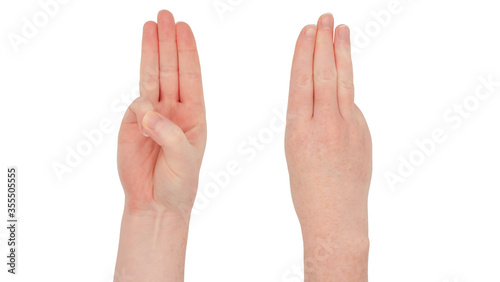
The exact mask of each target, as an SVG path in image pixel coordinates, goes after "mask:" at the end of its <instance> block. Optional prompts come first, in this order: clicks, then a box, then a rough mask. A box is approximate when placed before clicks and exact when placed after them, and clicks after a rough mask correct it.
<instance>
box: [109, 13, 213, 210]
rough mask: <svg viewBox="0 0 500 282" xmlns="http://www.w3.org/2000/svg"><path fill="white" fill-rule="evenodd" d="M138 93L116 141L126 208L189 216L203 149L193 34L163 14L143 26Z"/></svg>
mask: <svg viewBox="0 0 500 282" xmlns="http://www.w3.org/2000/svg"><path fill="white" fill-rule="evenodd" d="M140 92H141V94H140V97H139V98H137V99H136V100H135V101H134V102H133V103H132V104H131V105H130V107H129V109H128V110H127V112H126V113H125V116H124V118H123V121H122V125H121V128H120V133H119V138H118V171H119V174H120V180H121V182H122V185H123V188H124V191H125V198H126V204H127V205H128V207H130V208H132V209H137V210H145V211H169V212H170V211H171V212H175V213H181V214H189V211H190V209H191V207H192V205H193V202H194V198H195V196H196V189H197V185H198V174H199V169H200V165H201V160H202V157H203V153H204V150H205V143H206V121H205V106H204V101H203V90H202V83H201V70H200V65H199V59H198V53H197V49H196V43H195V40H194V36H193V34H192V32H191V29H190V28H189V26H188V25H187V24H185V23H177V24H175V22H174V19H173V16H172V14H171V13H170V12H168V11H161V12H160V13H159V14H158V24H156V23H155V22H147V23H146V24H145V25H144V33H143V43H142V58H141V82H140ZM145 135H147V136H149V137H147V136H145Z"/></svg>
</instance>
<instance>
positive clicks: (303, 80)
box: [295, 73, 312, 86]
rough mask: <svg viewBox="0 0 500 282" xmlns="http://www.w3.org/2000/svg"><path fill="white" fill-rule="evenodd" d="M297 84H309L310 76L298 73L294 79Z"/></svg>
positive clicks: (310, 81) (310, 82)
mask: <svg viewBox="0 0 500 282" xmlns="http://www.w3.org/2000/svg"><path fill="white" fill-rule="evenodd" d="M295 81H296V83H297V85H299V86H309V85H311V84H312V77H311V75H309V74H306V73H300V74H298V75H297V77H296V79H295Z"/></svg>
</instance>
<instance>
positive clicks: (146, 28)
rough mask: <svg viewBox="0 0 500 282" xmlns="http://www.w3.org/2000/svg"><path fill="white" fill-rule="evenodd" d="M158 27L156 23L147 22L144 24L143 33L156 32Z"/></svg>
mask: <svg viewBox="0 0 500 282" xmlns="http://www.w3.org/2000/svg"><path fill="white" fill-rule="evenodd" d="M156 26H157V25H156V22H155V21H147V22H145V23H144V26H143V31H144V33H148V32H151V31H154V30H155V29H156Z"/></svg>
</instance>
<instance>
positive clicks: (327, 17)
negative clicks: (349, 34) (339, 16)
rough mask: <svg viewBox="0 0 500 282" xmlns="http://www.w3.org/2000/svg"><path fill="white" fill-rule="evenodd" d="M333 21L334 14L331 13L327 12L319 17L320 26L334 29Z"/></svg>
mask: <svg viewBox="0 0 500 282" xmlns="http://www.w3.org/2000/svg"><path fill="white" fill-rule="evenodd" d="M333 21H334V20H333V15H332V14H331V13H325V14H323V15H321V16H320V17H319V19H318V27H319V28H322V29H331V30H333Z"/></svg>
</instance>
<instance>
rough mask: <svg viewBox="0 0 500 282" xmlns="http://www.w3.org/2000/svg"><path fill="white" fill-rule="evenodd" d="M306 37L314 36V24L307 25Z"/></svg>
mask: <svg viewBox="0 0 500 282" xmlns="http://www.w3.org/2000/svg"><path fill="white" fill-rule="evenodd" d="M305 34H306V37H307V38H314V37H316V26H315V25H309V26H307V27H306V32H305Z"/></svg>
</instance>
